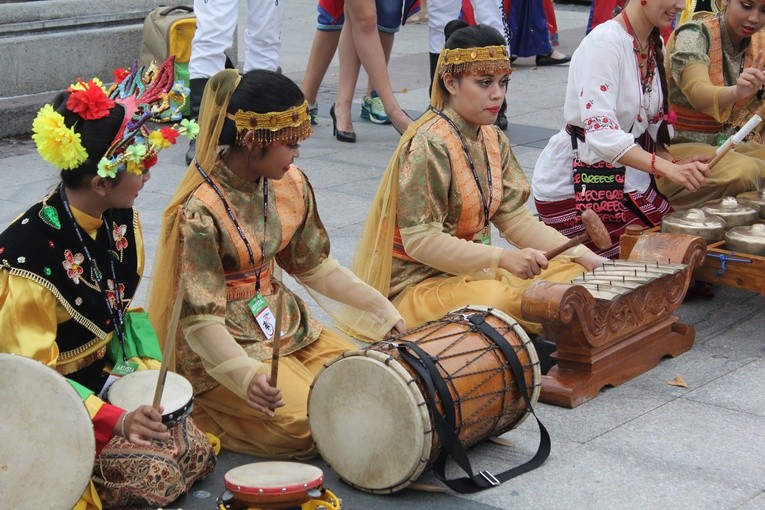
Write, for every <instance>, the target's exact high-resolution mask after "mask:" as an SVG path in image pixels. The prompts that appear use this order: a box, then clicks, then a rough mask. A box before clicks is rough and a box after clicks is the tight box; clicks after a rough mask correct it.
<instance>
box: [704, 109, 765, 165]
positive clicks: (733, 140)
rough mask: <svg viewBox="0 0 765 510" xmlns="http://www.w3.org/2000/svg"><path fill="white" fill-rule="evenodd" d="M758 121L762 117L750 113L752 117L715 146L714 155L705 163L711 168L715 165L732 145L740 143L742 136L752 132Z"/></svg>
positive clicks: (744, 136)
mask: <svg viewBox="0 0 765 510" xmlns="http://www.w3.org/2000/svg"><path fill="white" fill-rule="evenodd" d="M760 122H762V117H760V116H759V115H757V114H756V113H755V114H754V115H752V118H751V119H749V120H748V121H747V122H746V124H744V125H743V126H742V127H741V129H739V130H738V131H737V132H736V133H735V134H734V135H733V136H731V137H730V138H728V139H727V140H725V143H724V144H722V145H721V146H720V147H718V148H717V151H716V152H715V157H713V158H712V160H711V161H710V162H709V163H707V166H708V167H709V169H710V170H711V169H712V167H713V166H715V165H716V164H717V163H719V162H720V160H721V159H722V158H723V156H725V155H726V154H728V152H730V150H731V149H732V148H733V146H734V145H736V144H737V143H741V142H742V141H743V140H744V138H746V135H748V134H749V133H751V132H752V130H753V129H754V128H756V127H757V126H758V125H759V124H760Z"/></svg>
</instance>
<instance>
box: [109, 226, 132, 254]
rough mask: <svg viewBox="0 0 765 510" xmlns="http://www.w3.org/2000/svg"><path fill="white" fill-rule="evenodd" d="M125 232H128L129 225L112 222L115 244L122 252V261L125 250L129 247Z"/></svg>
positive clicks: (120, 252)
mask: <svg viewBox="0 0 765 510" xmlns="http://www.w3.org/2000/svg"><path fill="white" fill-rule="evenodd" d="M125 232H127V225H117V224H116V223H114V222H112V237H113V238H114V246H115V248H116V250H117V251H118V252H119V254H120V262H122V254H123V250H125V248H127V247H128V240H127V239H126V238H125Z"/></svg>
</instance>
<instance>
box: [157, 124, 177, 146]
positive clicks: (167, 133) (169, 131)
mask: <svg viewBox="0 0 765 510" xmlns="http://www.w3.org/2000/svg"><path fill="white" fill-rule="evenodd" d="M159 132H160V133H162V136H164V137H165V139H166V140H167V141H168V142H170V143H171V144H173V145H175V139H176V138H178V134H179V133H178V131H176V130H175V129H173V128H169V127H163V128H162V129H160V130H159Z"/></svg>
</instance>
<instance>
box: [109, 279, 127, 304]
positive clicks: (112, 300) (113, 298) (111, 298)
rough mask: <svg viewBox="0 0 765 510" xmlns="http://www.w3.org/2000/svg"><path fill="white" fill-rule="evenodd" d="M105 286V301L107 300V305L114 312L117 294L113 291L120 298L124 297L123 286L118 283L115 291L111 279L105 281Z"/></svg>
mask: <svg viewBox="0 0 765 510" xmlns="http://www.w3.org/2000/svg"><path fill="white" fill-rule="evenodd" d="M106 286H107V287H108V288H107V289H106V291H105V293H106V299H108V300H109V304H110V305H111V307H112V308H113V309H115V310H116V309H117V308H118V303H117V293H116V292H115V290H117V291H118V292H119V295H120V296H124V295H125V286H124V285H123V284H121V283H120V284H119V285H117V289H115V288H114V280H112V279H111V278H109V279H107V280H106Z"/></svg>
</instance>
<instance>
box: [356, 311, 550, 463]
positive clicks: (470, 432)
mask: <svg viewBox="0 0 765 510" xmlns="http://www.w3.org/2000/svg"><path fill="white" fill-rule="evenodd" d="M458 312H461V311H457V312H452V313H451V314H449V315H447V316H446V317H445V318H448V317H450V316H452V315H454V314H456V313H458ZM467 312H469V313H468V315H470V314H472V313H478V311H477V310H468V311H467ZM485 321H486V322H487V323H488V324H489V325H491V326H492V327H493V328H494V329H496V330H497V331H498V332H499V333H500V334H501V335H502V336H503V337H504V338H505V340H507V341H508V343H510V345H511V347H513V349H514V350H515V352H516V354H517V356H518V359H519V361H520V363H521V366H522V367H524V378H525V381H526V387H527V388H528V389H529V391H530V392H532V391H533V389H534V385H535V382H534V373H533V371H532V370H531V369H530V367H531V366H532V365H533V364H534V363H536V360H532V359H531V358H530V356H529V352H528V350H527V349H528V347H526V348H524V346H523V342H524V339H521V338H519V337H518V335H517V334H516V333H515V331H513V330H512V329H511V328H510V327H509V325H508V324H507V323H506V322H505V321H503V320H502V319H500V318H499V317H497V316H495V315H492V314H487V315H486V316H485ZM455 336H457V337H460V338H459V341H458V342H456V343H455ZM398 341H399V342H400V341H409V342H414V343H417V345H418V346H419V347H420V348H421V349H422V350H424V351H425V352H427V353H428V354H430V355H431V356H437V357H438V360H437V365H438V366H439V368H440V369H441V370H439V371H440V372H441V375H442V376H443V377H444V379H445V380H446V381H447V385H448V387H449V393H450V394H451V396H452V399H454V400H455V414H456V430H455V431H456V433H457V435H458V437H459V439H460V441H462V444H463V446H464V447H465V448H469V447H470V446H473V445H474V444H476V443H478V442H480V441H482V440H484V439H486V438H487V437H489V436H499V435H501V434H503V433H505V432H507V431H509V430H512V429H514V428H515V427H517V426H518V425H520V424H521V423H522V422H523V420H524V419H525V417H526V403H525V401H524V400H523V398H522V396H521V394H520V392H519V391H518V384H517V383H516V381H515V380H514V378H513V377H512V372H511V371H510V370H509V369H508V370H502V371H500V370H498V366H501V364H502V363H503V362H504V356H503V355H502V352H501V351H499V350H487V349H486V345H487V340H485V339H484V338H483V337H482V336H481V335H479V334H476V333H472V332H471V331H470V330H469V329H468V327H467V325H466V324H465V323H450V324H443V323H441V322H438V321H435V322H431V323H428V324H424V325H423V326H421V327H419V328H417V329H416V330H413V331H412V332H410V333H407V334H405V335H403V336H402V337H400V338H399V339H398ZM450 344H451V345H450ZM531 348H533V347H531ZM369 349H373V350H377V351H380V352H384V353H386V354H388V355H390V356H391V357H392V358H394V359H396V360H397V361H398V362H399V363H401V365H402V366H403V367H404V368H405V369H406V370H407V372H409V373H410V374H412V377H413V378H414V379H415V380H417V386H418V387H419V388H420V391H421V392H422V394H423V396H424V397H425V398H426V400H429V396H428V391H427V388H426V387H425V385H424V384H423V383H422V381H420V380H419V377H418V376H417V374H416V372H415V371H414V369H412V368H411V367H410V366H409V364H408V363H407V362H406V361H404V360H403V359H401V356H400V354H399V352H398V349H397V348H396V347H394V346H392V345H390V344H388V343H384V342H383V343H379V344H374V345H372V346H370V347H369ZM482 351H483V352H482ZM478 353H481V354H480V355H479V356H478V357H477V358H476V356H477V354H478ZM537 384H539V382H538V381H537ZM477 390H480V391H477ZM529 397H530V398H531V395H530V396H529ZM458 399H461V403H457V400H458ZM431 405H432V403H431ZM436 407H437V409H438V411H439V412H440V413H442V414H443V404H442V403H441V401H440V400H439V401H437V402H436ZM431 409H432V408H431ZM476 416H482V417H486V416H489V417H496V420H495V421H492V420H488V419H480V418H478V419H471V417H476ZM431 422H432V412H431ZM440 447H441V444H440V441H439V439H438V434H434V435H433V453H432V454H431V459H435V458H436V457H437V456H438V451H439V450H440Z"/></svg>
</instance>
